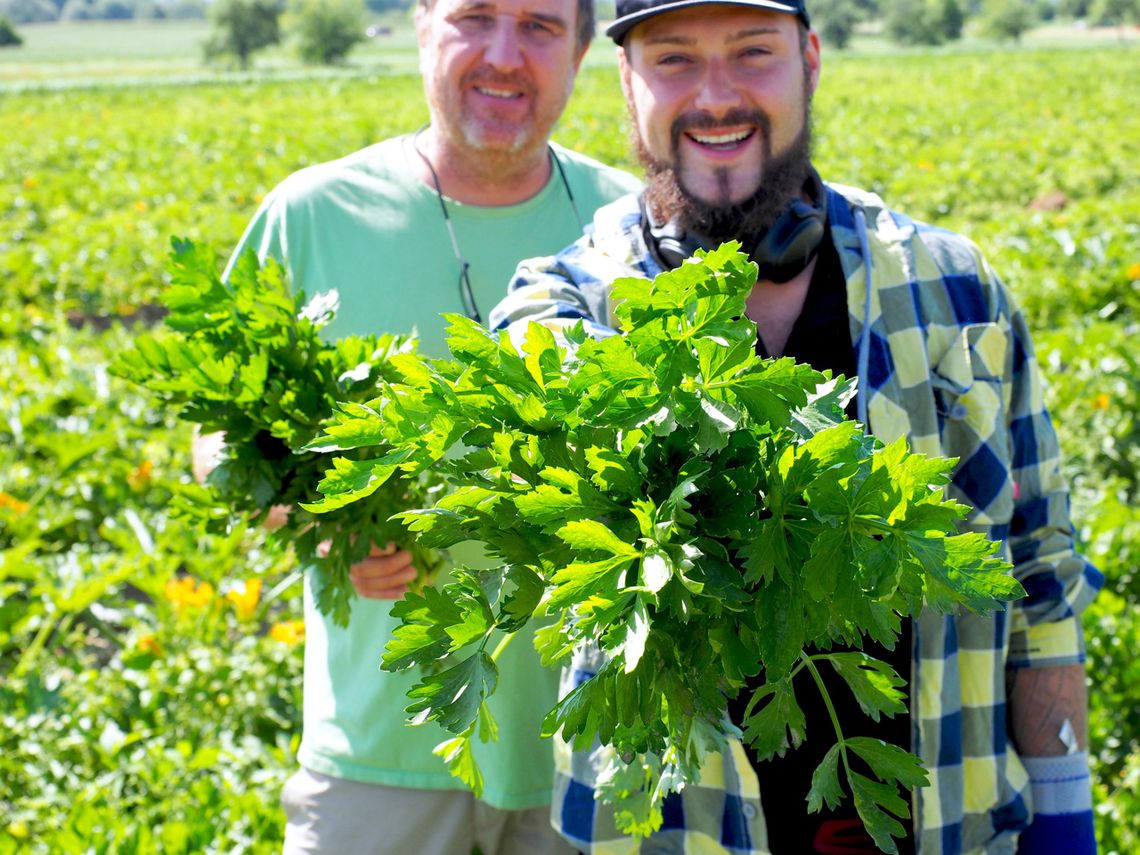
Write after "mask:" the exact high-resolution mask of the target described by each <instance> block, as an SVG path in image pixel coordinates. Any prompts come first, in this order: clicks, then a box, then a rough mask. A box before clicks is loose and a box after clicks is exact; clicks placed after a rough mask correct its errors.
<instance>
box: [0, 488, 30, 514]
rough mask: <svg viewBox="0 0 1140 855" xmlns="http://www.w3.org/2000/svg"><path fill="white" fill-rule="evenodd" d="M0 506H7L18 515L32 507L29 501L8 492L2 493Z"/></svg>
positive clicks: (0, 494)
mask: <svg viewBox="0 0 1140 855" xmlns="http://www.w3.org/2000/svg"><path fill="white" fill-rule="evenodd" d="M0 508H7V509H8V510H10V511H11V512H12V513H14V514H15V515H16V516H22V515H23V514H26V513H27V512H28V509H29V508H31V505H29V504H28V503H27V502H25V501H22V500H20V499H17V498H16V497H15V496H10V495H8V494H7V493H0Z"/></svg>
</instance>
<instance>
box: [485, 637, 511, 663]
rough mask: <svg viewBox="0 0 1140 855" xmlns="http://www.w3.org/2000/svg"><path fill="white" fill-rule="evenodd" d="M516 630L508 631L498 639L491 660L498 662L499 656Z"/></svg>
mask: <svg viewBox="0 0 1140 855" xmlns="http://www.w3.org/2000/svg"><path fill="white" fill-rule="evenodd" d="M517 634H518V633H517V631H516V632H508V633H507V634H506V635H504V636H503V637H502V638H501V639H500V640H499V644H498V646H496V647H495V652H494V653H492V654H491V661H492V662H498V661H499V657H500V656H502V655H503V651H504V650H506V649H507V645H508V644H510V643H511V641H512V639H514V637H515V636H516V635H517ZM488 637H489V636H488Z"/></svg>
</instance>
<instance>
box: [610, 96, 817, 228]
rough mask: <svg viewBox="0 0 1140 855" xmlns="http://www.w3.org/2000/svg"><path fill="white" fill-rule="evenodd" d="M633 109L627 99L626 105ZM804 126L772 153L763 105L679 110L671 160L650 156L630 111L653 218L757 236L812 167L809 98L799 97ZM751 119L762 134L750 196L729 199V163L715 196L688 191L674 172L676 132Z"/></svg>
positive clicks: (733, 124) (677, 159)
mask: <svg viewBox="0 0 1140 855" xmlns="http://www.w3.org/2000/svg"><path fill="white" fill-rule="evenodd" d="M631 110H632V105H631ZM803 118H804V120H803V127H802V129H801V130H800V132H799V134H797V135H796V138H795V139H793V140H792V142H791V143H789V144H788V146H787V148H785V149H784V150H783V151H781V152H778V153H776V154H773V153H772V143H771V119H770V118H769V116H768V115H767V114H766V113H765V112H764V111H762V110H757V109H752V110H734V111H732V112H730V113H729V114H728V115H726V116H725V117H724V118H722V119H720V120H716V119H714V118H713V117H712V116H710V115H708V114H691V113H690V114H685V115H682V116H679V117H678V118H677V119H676V120H675V121H674V122H673V126H672V128H670V140H671V143H670V145H671V161H669V162H667V161H663V160H660V159H659V158H657V157H655V156H654V155H653V154H652V153H650V151H649V150H648V148H647V147H646V145H645V142H644V140H642V138H641V135H640V134H639V133H638V131H637V128H638V123H637V117H636V115H635V116H634V117H633V144H634V148H635V150H636V152H637V157H638V160H639V161H640V162H641V165H642V166H643V167H644V169H645V175H646V188H645V200H646V203H647V204H648V205H649V206H650V209H651V210H652V211H653V214H654V217H655V218H656V219H657V220H658V222H668V221H674V222H676V223H678V224H679V225H680V226H681V228H682V229H683V230H684V231H685V232H686V233H688V234H695V235H702V236H704V237H707V238H709V239H711V240H712V241H713V242H714V243H720V242H723V241H726V240H744V239H748V238H754V237H758V236H759V235H762V234H763V233H764V232H766V231H767V230H768V229H769V228H771V226H772V224H773V223H775V222H776V220H777V219H778V218H779V216H780V215H781V214H782V213H783V212H784V211H785V210H786V209H787V207H788V205H789V204H790V203H791V202H792V200H793V199H795V198H798V197H799V196H800V195H801V194H802V192H803V187H804V183H805V182H806V181H807V177H808V174H809V172H810V171H811V102H810V99H808V98H806V97H805V99H804V117H803ZM742 124H751V125H755V126H756V127H757V129H758V130H757V133H759V134H760V135H761V140H760V142H761V146H762V156H763V159H762V162H761V173H760V181H759V186H758V187H757V188H756V190H755V192H753V193H752V194H751V195H750V196H748V197H746V198H745V199H742V200H740V201H739V202H730V201H728V200H730V199H731V198H732V191H733V187H732V186H731V178H732V174H731V171H730V170H729V169H717V170H715V171H714V178H715V179H716V185H717V193H716V195H717V198H718V199H720V200H724V201H721V202H707V201H705V200H703V199H699V198H697V197H696V196H694V195H692V193H690V192H689V191H688V190H687V189H686V188H685V186H684V183H683V181H682V180H681V179H680V178H679V177H678V174H677V166H676V165H677V164H679V163H680V139H681V134H683V133H684V132H686V131H688V130H713V129H716V128H719V127H726V128H728V127H739V126H740V125H742Z"/></svg>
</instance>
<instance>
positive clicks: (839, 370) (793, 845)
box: [729, 230, 914, 855]
mask: <svg viewBox="0 0 1140 855" xmlns="http://www.w3.org/2000/svg"><path fill="white" fill-rule="evenodd" d="M756 352H757V353H758V354H760V355H761V356H768V355H769V354H767V353H766V352H765V349H764V344H763V342H761V341H759V340H758V341H757V343H756ZM783 355H784V356H791V357H793V358H794V359H795V360H796V361H797V362H805V363H807V364H809V365H811V366H812V367H813V368H815V369H816V370H818V371H822V370H825V369H830V370H831V371H832V372H833V373H834V374H836V375H838V374H842V375H844V376H845V377H854V376H855V373H856V364H855V353H854V348H853V346H852V342H851V328H850V325H849V320H848V311H847V287H846V283H845V281H844V277H843V269H842V266H841V265H840V263H839V254H838V252H837V251H836V249H835V245H834V244H833V243H832V240H831V233H830V230H829V231H828V233H827V235H825V237H824V240H823V244H822V245H821V247H820V250H819V255H818V259H817V261H816V266H815V270H814V272H813V273H812V279H811V283H810V284H809V286H808V293H807V297H806V298H805V300H804V307H803V310H802V312H801V313H800V316H799V318H797V320H796V322H795V325H794V326H793V327H792V332H791V335H790V336H789V338H788V342H787V345H786V346H785V348H784V354H783ZM854 406H855V401H854V400H852V402H851V404H850V405H849V407H848V416H853V415H854V413H853V412H852V410H853V409H854ZM864 650H865V652H867V653H868V654H869V655H871V656H874V657H875V658H877V659H881V660H883V661H885V662H887V663H888V664H889V665H890V666H891V667H892V668H894V669H895V671H896V672H897V673H898V674H899V675H900V676H901V677H902V678H903V679H905V680H907V682H908V683H909V682H910V678H911V658H910V651H911V628H910V622H909V621H907V620H904V621H903V631H902V634H901V636H900V638H899V641H898V643H897V644H896V645H895V649H894V650H893V651H891V650H886V649H885V648H883V647H881V646H879V645H877V644H875V643H874V642H865V645H864ZM819 673H820V676H821V677H822V679H823V682H824V684H825V685H826V686H827V690H828V693H829V694H830V696H831V699H832V702H833V703H834V704H835V709H836V714H837V716H838V717H839V721H840V722H841V723H842V724H843V726H844V735H845V736H870V737H875V738H878V739H883V740H885V741H887V742H891V743H893V744H895V745H900V746H902V747H904V748H909V746H910V743H911V739H910V716H909V715H896V716H895V717H894V718H893V719H890V718H887V717H886V716H881V717H880V719H879V721H878V723H876V722H874V721H872V720H871V719H870V718H868V717H867V716H866V715H865V714H864V713H863V711H862V710H861V709H860V707H859V704H858V703H857V702H856V700H855V698H854V696H853V695H852V694H851V691H850V690H849V689H848V688H847V685H846V684H845V683H844V682H843V681H842V680H841V679H840V678H839V676H838V675H837V674H836V673H835V671H834V670H833V669H832V668H831V667H830V666H829V665H826V664H824V665H822V666H821V667H820V668H819ZM757 685H758V682H757ZM753 688H755V686H753ZM795 689H796V698H797V700H798V702H799V703H800V706H801V707H802V709H803V711H804V716H805V720H806V731H807V737H806V740H805V741H804V744H803V745H801V746H800V747H799V748H798V749H789V750H788V751H787V752H785V754H784V756H783V757H775V758H773V759H772V760H769V761H767V762H765V763H758V762H757V759H756V755H755V752H753V751H752V749H751V748H747V746H746V750H747V752H748V755H749V759H750V760H751V761H752V765H753V768H755V769H756V773H757V776H758V777H759V779H760V801H761V804H762V805H763V808H764V816H765V818H766V819H767V824H768V841H769V846H770V848H771V851H772V855H805V853H806V855H811V853H815V852H817V851H825V852H826V851H848V852H859V851H861V850H860V849H857V848H853V849H845V848H840V849H834V848H831V849H829V848H827V847H824V848H823V849H822V850H817V849H816V847H815V845H814V840H815V838H816V834H817V832H818V830H819V827H820V825H821V823H822V822H824V821H826V820H853V819H855V818H857V816H858V814H856V812H855V806H854V804H853V803H852V801H851V796H850V791H849V788H848V787H847V786H846V784H845V783H843V781H844V778H843V774H842V771H841V772H840V781H841V783H843V790H844V792H845V793H846V797H845V800H844V802H843V803H842V804H840V806H839V808H838V809H837V810H835V811H829V810H828V809H827V807H826V806H825V807H824V808H823V810H822V811H821V812H820V813H815V814H809V813H808V812H807V801H806V799H807V794H808V792H809V791H810V790H811V776H812V774H813V773H814V772H815V769H816V767H817V766H818V765H819V764H820V762H821V761H822V760H823V757H824V755H825V754H826V753H827V751H828V749H829V748H831V746H832V745H834V744H835V730H834V727H833V726H832V723H831V716H830V715H829V714H828V712H827V708H826V706H825V705H824V702H823V699H822V697H821V696H820V693H819V690H818V688H817V687H816V685H815V683H814V681H813V680H812V678H811V675H810V674H808V673H807V672H806V671H801V672H800V674H799V675H797V677H796V683H795ZM750 698H751V692H750V691H748V690H745V691H742V692H741V693H740V694H739V695H738V696H737V697H736V698H735V699H734V700H732V701H730V703H729V715H730V716H731V717H732V720H733V721H734V722H735V723H736V724H738V725H739V724H741V723H742V718H743V715H744V708H745V707H746V706H747V704H748V701H749V699H750ZM903 825H904V826H908V825H910V823H908V822H904V823H903ZM860 832H861V828H857V829H856V833H857V834H858V833H860ZM908 838H909V839H907V840H901V841H899V851H900V853H902V855H907V853H909V852H913V851H914V844H913V842H912V841H913V832H908Z"/></svg>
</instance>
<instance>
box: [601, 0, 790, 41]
mask: <svg viewBox="0 0 1140 855" xmlns="http://www.w3.org/2000/svg"><path fill="white" fill-rule="evenodd" d="M712 3H722V4H727V5H730V6H752V7H753V8H756V9H771V10H772V11H774V12H787V13H788V14H789V15H795V16H796V17H798V18H799V19H800V20H801V21H803V23H804V26H805V27H810V26H811V19H810V18H809V17H808V12H807V7H806V5H805V4H804V0H617V18H615V19H614V21H613V23H612V24H610V25H609V26H608V27H606V35H607V36H609V37H610V38H611V39H613V40H614V41H615V42H617V43H618V44H619V45H620V44H621V43H622V41H623V40H624V39H625V34H626V33H628V32H629V30H630V27H632V26H634V25H635V24H640V23H641V22H642V21H644V20H647V19H649V18H652V17H653V16H654V15H661V14H664V13H665V12H673V11H676V10H677V9H688V8H689V7H691V6H708V5H710V4H712Z"/></svg>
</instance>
